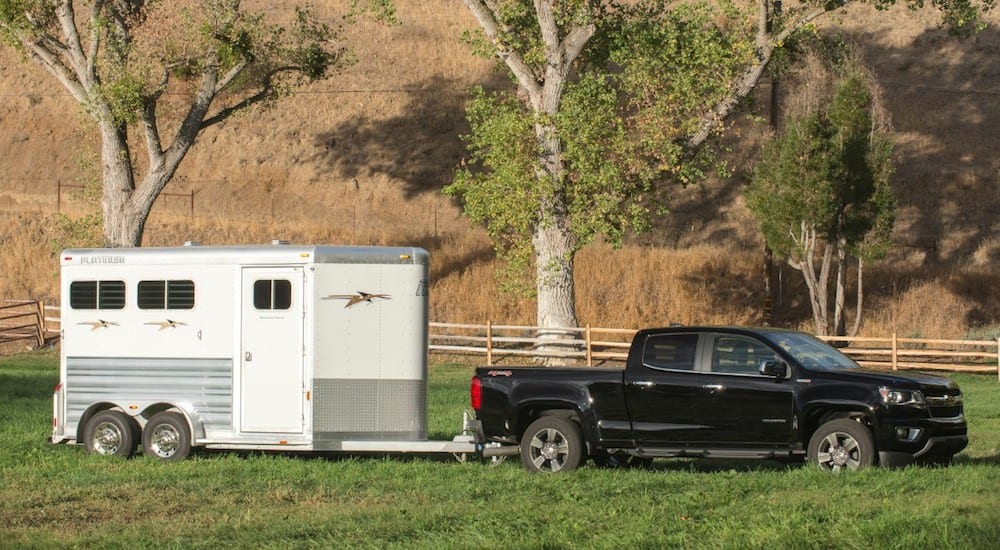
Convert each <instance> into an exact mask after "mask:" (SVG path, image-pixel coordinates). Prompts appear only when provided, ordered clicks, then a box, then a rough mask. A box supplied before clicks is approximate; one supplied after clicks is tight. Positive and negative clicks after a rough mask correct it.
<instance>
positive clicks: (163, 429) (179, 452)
mask: <svg viewBox="0 0 1000 550" xmlns="http://www.w3.org/2000/svg"><path fill="white" fill-rule="evenodd" d="M142 452H143V454H145V455H146V456H152V457H155V458H159V459H160V460H171V461H173V460H184V459H185V458H187V457H188V455H190V454H191V429H190V428H188V424H187V420H186V419H185V418H184V415H182V414H181V413H179V412H176V411H163V412H159V413H156V414H154V415H153V418H150V419H149V422H147V423H146V427H145V428H143V429H142Z"/></svg>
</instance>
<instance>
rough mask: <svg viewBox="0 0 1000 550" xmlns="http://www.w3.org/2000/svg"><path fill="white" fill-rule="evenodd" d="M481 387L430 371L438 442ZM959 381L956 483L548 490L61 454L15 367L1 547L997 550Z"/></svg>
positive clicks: (936, 478)
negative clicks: (961, 420)
mask: <svg viewBox="0 0 1000 550" xmlns="http://www.w3.org/2000/svg"><path fill="white" fill-rule="evenodd" d="M469 375H470V370H469V368H468V367H463V366H458V365H435V366H434V367H432V369H431V380H430V390H429V394H430V406H429V408H430V426H429V430H430V434H431V437H432V438H435V439H445V438H450V437H451V436H452V435H454V434H455V433H457V432H458V430H459V425H460V418H461V411H462V409H463V408H464V407H465V404H466V393H467V387H468V378H469ZM955 378H956V379H957V380H958V381H959V383H960V384H962V387H963V389H964V390H965V393H966V396H967V413H968V416H969V425H970V437H971V443H970V446H969V448H968V449H967V450H966V451H965V452H963V453H962V454H961V455H959V456H958V457H957V458H956V461H955V464H954V465H953V466H951V467H948V468H922V467H910V468H905V469H899V470H883V469H878V468H876V469H871V470H867V471H863V472H856V473H849V474H842V475H830V474H826V473H823V472H820V471H817V470H813V469H812V468H806V467H791V468H786V467H782V466H779V465H777V464H775V463H771V462H710V461H685V460H673V461H670V460H661V461H657V462H656V463H655V464H654V467H653V469H652V470H649V471H610V470H602V469H598V468H596V467H593V466H585V467H583V468H581V469H579V470H577V471H575V472H572V473H570V474H567V475H557V476H543V475H530V474H528V473H527V472H525V471H524V470H522V468H521V466H520V464H519V462H518V461H517V460H508V461H506V462H504V463H502V464H500V465H492V464H489V463H480V462H469V463H464V464H463V463H458V462H457V461H452V460H447V459H426V458H408V457H370V458H317V457H307V456H287V455H275V454H244V453H203V454H199V455H197V456H195V457H194V458H192V459H190V460H187V461H184V462H181V463H173V464H167V463H161V462H158V461H155V460H152V459H147V458H144V457H137V458H135V459H132V460H114V459H108V458H103V457H95V456H91V455H88V454H86V453H84V452H83V450H82V449H81V448H80V447H69V446H65V445H60V446H53V445H50V444H48V443H46V441H45V438H46V437H47V436H48V434H49V431H50V422H51V421H50V416H51V393H52V387H53V386H54V385H55V382H56V379H57V358H56V357H55V356H54V355H52V354H39V355H36V354H27V355H20V356H15V357H11V358H6V359H0V436H2V437H3V440H2V442H0V474H2V478H0V548H7V547H17V548H32V547H50V546H56V545H59V546H85V547H91V546H110V547H130V548H131V547H153V546H155V547H183V548H188V547H195V548H197V547H203V548H215V547H219V546H224V547H235V546H240V547H261V546H264V547H323V548H326V547H347V546H350V547H364V548H384V547H406V548H410V547H434V548H439V547H458V548H486V547H498V548H499V547H514V548H539V547H541V548H562V547H566V548H570V547H572V548H579V547H649V548H652V547H657V548H659V547H713V548H715V547H738V548H753V547H769V548H770V547H774V548H791V547H795V548H827V547H832V546H836V547H842V548H865V549H867V548H869V547H872V546H878V547H922V548H986V547H992V546H994V545H995V544H996V541H997V540H1000V491H998V490H997V488H998V487H1000V382H998V381H997V379H996V377H995V376H992V377H987V376H982V377H980V376H956V377H955Z"/></svg>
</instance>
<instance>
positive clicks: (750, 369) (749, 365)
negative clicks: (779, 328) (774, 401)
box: [712, 335, 778, 374]
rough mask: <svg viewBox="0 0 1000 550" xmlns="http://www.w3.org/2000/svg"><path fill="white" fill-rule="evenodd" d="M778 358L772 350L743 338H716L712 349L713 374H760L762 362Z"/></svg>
mask: <svg viewBox="0 0 1000 550" xmlns="http://www.w3.org/2000/svg"><path fill="white" fill-rule="evenodd" d="M777 358H778V357H777V356H776V355H775V354H774V351H772V350H771V348H769V347H767V346H765V345H764V344H762V343H760V342H758V341H756V340H753V339H751V338H744V337H742V336H722V335H720V336H716V338H715V345H714V346H713V348H712V372H720V373H727V374H758V369H759V368H760V362H761V361H763V360H773V359H777Z"/></svg>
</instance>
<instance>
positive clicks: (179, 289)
mask: <svg viewBox="0 0 1000 550" xmlns="http://www.w3.org/2000/svg"><path fill="white" fill-rule="evenodd" d="M138 298H139V299H138V303H139V309H192V308H194V281H139V296H138Z"/></svg>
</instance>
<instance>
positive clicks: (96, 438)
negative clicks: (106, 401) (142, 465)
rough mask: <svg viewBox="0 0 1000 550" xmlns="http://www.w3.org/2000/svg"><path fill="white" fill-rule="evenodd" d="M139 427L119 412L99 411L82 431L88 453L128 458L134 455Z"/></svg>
mask: <svg viewBox="0 0 1000 550" xmlns="http://www.w3.org/2000/svg"><path fill="white" fill-rule="evenodd" d="M138 440H139V427H138V425H136V423H135V421H134V420H132V419H131V418H130V417H129V416H128V415H127V414H125V413H123V412H121V411H101V412H99V413H97V414H95V415H94V416H92V417H90V420H88V421H87V425H86V426H85V427H84V430H83V442H84V445H86V447H87V452H88V453H93V454H98V455H105V456H120V457H122V458H129V457H131V456H132V455H133V454H135V449H136V446H137V445H138Z"/></svg>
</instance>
